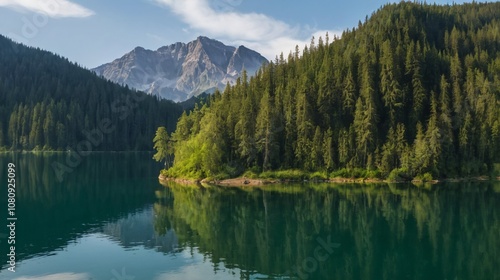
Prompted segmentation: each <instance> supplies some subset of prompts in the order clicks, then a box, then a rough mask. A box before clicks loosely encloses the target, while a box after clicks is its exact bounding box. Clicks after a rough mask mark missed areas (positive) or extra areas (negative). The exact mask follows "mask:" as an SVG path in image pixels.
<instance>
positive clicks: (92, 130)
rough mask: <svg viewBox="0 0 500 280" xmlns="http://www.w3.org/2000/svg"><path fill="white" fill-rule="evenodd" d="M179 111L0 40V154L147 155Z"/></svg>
mask: <svg viewBox="0 0 500 280" xmlns="http://www.w3.org/2000/svg"><path fill="white" fill-rule="evenodd" d="M182 110H183V108H182V106H180V105H178V104H175V103H173V102H171V101H167V100H160V99H158V98H156V97H154V96H150V95H147V94H145V93H141V92H137V91H135V90H131V89H128V88H127V87H123V86H121V85H118V84H115V83H112V82H109V81H106V80H104V79H102V78H100V77H98V76H96V75H95V74H94V73H93V72H91V71H89V70H87V69H84V68H82V67H80V66H78V65H76V64H74V63H71V62H69V61H68V60H67V59H65V58H62V57H60V56H58V55H55V54H53V53H50V52H47V51H43V50H40V49H38V48H31V47H27V46H24V45H21V44H17V43H14V42H13V41H11V40H9V39H7V38H5V37H2V36H0V150H12V151H31V150H43V151H54V150H61V151H67V150H79V149H80V150H82V151H130V150H148V151H150V150H151V149H152V146H151V138H152V137H153V136H154V132H155V129H156V127H158V126H166V127H167V128H168V130H169V131H173V130H174V129H175V122H176V120H177V119H178V117H179V116H180V115H181V113H182ZM103 124H105V128H103V127H102V126H103ZM82 141H83V142H82ZM85 141H86V142H85ZM82 143H83V144H87V145H81V144H82ZM88 143H91V144H92V145H88Z"/></svg>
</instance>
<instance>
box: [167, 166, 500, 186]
mask: <svg viewBox="0 0 500 280" xmlns="http://www.w3.org/2000/svg"><path fill="white" fill-rule="evenodd" d="M160 176H161V178H176V179H178V180H188V181H192V182H194V181H198V182H200V181H204V182H214V183H221V184H223V185H224V184H229V185H232V184H248V185H261V184H269V183H276V182H287V181H290V182H297V181H318V182H389V183H390V182H412V181H413V182H440V181H468V180H498V179H499V178H500V164H496V165H495V170H494V171H493V172H492V174H490V175H489V176H467V177H458V178H435V177H434V176H433V175H432V174H431V173H424V174H419V175H417V176H410V175H409V172H407V171H406V170H404V169H394V170H392V171H391V172H390V173H389V174H383V173H382V172H380V171H379V170H366V169H361V168H342V169H339V170H336V171H333V172H326V171H315V172H308V171H305V170H299V169H287V170H275V171H264V172H259V171H258V170H247V171H245V172H243V173H239V174H229V173H220V174H216V175H214V176H206V177H203V176H200V174H198V173H189V174H184V175H179V174H173V173H172V172H171V170H162V171H161V175H160Z"/></svg>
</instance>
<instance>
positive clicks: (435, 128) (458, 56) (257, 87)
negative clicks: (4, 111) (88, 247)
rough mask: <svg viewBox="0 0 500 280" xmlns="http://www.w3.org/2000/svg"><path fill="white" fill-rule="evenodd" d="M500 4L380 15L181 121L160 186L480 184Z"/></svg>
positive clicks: (414, 6)
mask: <svg viewBox="0 0 500 280" xmlns="http://www.w3.org/2000/svg"><path fill="white" fill-rule="evenodd" d="M499 19H500V3H471V4H463V5H455V4H454V5H446V6H439V5H428V4H423V3H399V4H387V5H385V6H383V7H382V8H381V9H379V10H378V11H377V12H375V13H374V14H373V15H372V16H371V17H370V18H369V19H368V17H367V18H366V19H365V21H364V22H361V21H360V22H359V24H358V26H357V27H356V28H353V29H350V30H346V31H344V32H343V34H342V36H341V37H340V38H338V37H336V36H333V38H330V36H329V35H328V34H326V36H324V38H321V37H320V38H318V39H317V40H316V39H315V38H313V39H312V40H311V43H310V44H309V45H308V46H305V47H304V49H303V51H300V50H299V47H298V46H297V47H296V49H295V52H291V53H290V54H289V55H288V57H286V58H285V56H284V55H283V54H281V55H280V56H279V57H276V59H275V60H274V61H272V62H270V63H269V64H267V65H266V66H264V67H263V68H262V69H261V70H260V71H259V72H258V73H257V74H256V75H255V76H254V77H251V78H248V77H247V75H246V74H244V75H243V76H242V77H241V78H240V79H239V80H238V81H237V83H236V84H235V85H234V86H229V85H228V86H227V87H226V88H225V90H224V91H223V92H222V93H221V92H215V94H214V95H213V96H211V97H210V99H209V100H208V101H207V102H206V103H205V104H202V105H200V106H197V107H196V108H195V109H194V110H192V111H191V112H189V113H183V114H182V116H181V117H180V119H179V121H178V123H177V128H176V130H175V132H174V133H173V134H172V135H171V137H170V139H169V141H170V142H171V145H172V146H173V150H174V152H173V153H174V156H175V161H174V166H173V167H172V168H170V169H169V170H168V171H167V172H166V173H165V174H166V175H168V176H181V177H193V178H204V177H227V176H237V175H241V174H242V173H243V171H244V170H253V171H255V172H262V171H266V170H284V169H301V170H308V171H322V172H325V173H327V174H329V172H332V171H334V170H339V169H340V170H342V169H355V168H362V169H365V170H376V171H377V172H379V173H377V174H380V175H381V176H389V175H390V174H393V175H394V174H395V175H396V176H397V177H402V178H414V177H415V176H421V175H423V174H426V175H431V176H436V177H455V176H470V175H477V174H488V173H489V172H491V171H492V170H493V166H494V163H495V161H496V162H498V161H499V158H500V151H499V150H500V145H499V143H500V106H499V97H500V56H499V52H498V51H499V49H500V35H499V34H500V33H499V32H498V30H500V20H499Z"/></svg>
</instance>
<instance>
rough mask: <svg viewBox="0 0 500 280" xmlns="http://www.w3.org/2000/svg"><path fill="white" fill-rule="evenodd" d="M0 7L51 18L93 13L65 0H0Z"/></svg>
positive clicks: (80, 16)
mask: <svg viewBox="0 0 500 280" xmlns="http://www.w3.org/2000/svg"><path fill="white" fill-rule="evenodd" d="M0 7H8V8H11V9H16V10H21V11H31V12H35V13H41V14H44V15H47V16H49V17H52V18H61V17H79V18H82V17H89V16H91V15H93V14H94V12H93V11H92V10H89V9H87V8H85V7H83V6H80V5H78V4H75V3H72V2H70V1H67V0H0Z"/></svg>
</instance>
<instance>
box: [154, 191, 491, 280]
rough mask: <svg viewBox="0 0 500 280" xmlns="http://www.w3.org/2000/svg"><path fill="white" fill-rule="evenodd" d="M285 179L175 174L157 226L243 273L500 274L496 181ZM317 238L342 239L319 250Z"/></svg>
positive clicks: (162, 200) (404, 276) (343, 275)
mask: <svg viewBox="0 0 500 280" xmlns="http://www.w3.org/2000/svg"><path fill="white" fill-rule="evenodd" d="M287 188H288V189H292V190H290V191H285V192H282V191H262V190H258V189H237V188H199V187H186V186H180V185H176V184H175V183H168V184H167V188H165V190H164V191H163V192H162V193H161V194H160V195H159V197H158V202H157V203H155V205H154V211H155V228H156V229H157V230H160V231H161V230H174V231H175V233H176V234H177V236H178V239H179V244H180V246H181V247H189V246H195V247H197V248H199V250H200V252H202V253H203V254H204V255H205V256H207V257H208V258H210V260H211V262H212V263H213V264H214V266H215V269H217V264H219V263H224V265H225V267H227V268H240V269H241V270H242V275H241V279H250V278H251V277H252V275H254V274H256V273H260V274H265V275H271V276H289V277H297V278H303V279H408V278H411V279H456V278H457V279H494V277H496V276H498V275H500V270H499V267H498V265H497V261H498V253H497V250H498V249H499V248H500V239H499V237H498V232H500V215H499V214H500V211H499V207H498V206H497V205H498V203H499V202H500V195H499V193H498V191H497V189H498V187H497V186H494V185H493V184H489V183H483V184H462V185H458V184H450V185H439V186H434V187H431V188H430V189H424V188H416V187H415V186H406V185H403V186H402V185H390V186H388V185H335V186H327V185H324V186H321V185H309V186H308V185H302V186H300V187H298V186H295V187H293V186H292V187H290V186H285V187H282V188H276V189H282V190H283V189H284V190H288V189H287ZM297 190H299V191H297ZM318 238H321V239H323V240H324V241H328V238H330V239H331V242H332V243H338V244H339V245H340V246H339V247H338V248H335V249H333V250H332V251H331V254H329V255H328V256H327V257H326V258H321V259H319V258H318V257H317V256H316V255H315V252H316V250H317V248H318V246H319V245H321V244H320V243H319V242H318ZM328 242H330V241H328ZM320 247H321V246H320ZM323 253H324V252H323ZM323 256H324V254H323ZM254 276H255V275H254Z"/></svg>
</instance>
